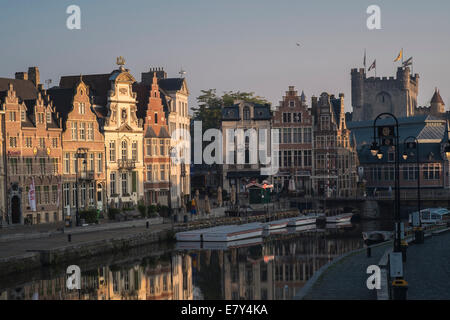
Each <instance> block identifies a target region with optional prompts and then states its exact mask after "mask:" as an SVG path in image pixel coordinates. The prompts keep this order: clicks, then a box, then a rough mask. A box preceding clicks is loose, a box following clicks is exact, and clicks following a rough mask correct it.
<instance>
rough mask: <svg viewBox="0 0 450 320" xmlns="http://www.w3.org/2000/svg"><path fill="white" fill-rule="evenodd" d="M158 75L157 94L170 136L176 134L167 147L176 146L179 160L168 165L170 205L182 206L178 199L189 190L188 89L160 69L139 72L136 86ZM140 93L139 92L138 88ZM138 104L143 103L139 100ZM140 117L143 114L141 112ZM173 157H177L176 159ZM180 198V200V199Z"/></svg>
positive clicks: (181, 79) (184, 83) (185, 82)
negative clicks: (162, 107)
mask: <svg viewBox="0 0 450 320" xmlns="http://www.w3.org/2000/svg"><path fill="white" fill-rule="evenodd" d="M155 75H156V77H157V78H158V86H159V91H160V97H161V100H162V103H163V106H164V110H165V113H166V118H167V124H168V131H169V134H170V136H171V137H172V136H175V138H174V139H171V141H170V147H177V150H178V154H177V156H178V157H179V158H180V161H174V162H172V164H171V166H170V167H171V170H170V171H171V178H170V181H171V182H172V183H171V184H172V187H171V192H170V194H171V198H172V201H171V203H172V207H173V208H181V202H182V201H186V199H187V198H189V195H190V193H191V190H190V183H191V182H190V165H189V163H190V162H189V161H190V159H189V158H190V155H189V154H188V153H189V152H190V143H191V141H190V139H189V136H188V134H189V132H190V122H191V116H190V115H189V100H188V99H189V89H188V87H187V81H186V79H185V78H183V77H180V78H168V77H167V73H166V72H165V71H164V70H163V69H162V68H151V69H150V71H149V72H143V73H142V81H141V83H139V84H138V85H139V86H150V85H151V84H152V83H153V77H154V76H155ZM138 93H139V91H138ZM138 100H139V103H140V104H141V103H144V104H145V103H146V100H145V98H144V100H143V101H142V99H141V98H139V99H138ZM142 117H145V115H143V116H142ZM175 130H179V131H183V132H184V134H185V135H184V136H182V135H177V134H176V133H175ZM175 160H176V159H175ZM182 199H183V200H182Z"/></svg>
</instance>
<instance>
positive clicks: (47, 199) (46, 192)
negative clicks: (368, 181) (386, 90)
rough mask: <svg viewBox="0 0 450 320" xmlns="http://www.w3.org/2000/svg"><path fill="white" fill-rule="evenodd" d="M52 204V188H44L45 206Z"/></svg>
mask: <svg viewBox="0 0 450 320" xmlns="http://www.w3.org/2000/svg"><path fill="white" fill-rule="evenodd" d="M49 203H50V187H49V186H44V204H49Z"/></svg>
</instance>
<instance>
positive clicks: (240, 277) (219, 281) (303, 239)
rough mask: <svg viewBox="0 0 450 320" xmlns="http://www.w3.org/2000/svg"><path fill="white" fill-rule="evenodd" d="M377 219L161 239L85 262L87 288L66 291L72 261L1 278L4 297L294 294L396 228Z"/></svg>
mask: <svg viewBox="0 0 450 320" xmlns="http://www.w3.org/2000/svg"><path fill="white" fill-rule="evenodd" d="M392 226H393V223H392V221H371V222H362V223H359V224H347V225H342V226H339V227H336V226H328V227H327V228H323V229H317V228H316V227H315V226H314V227H312V229H310V230H305V228H303V229H297V230H294V229H284V230H280V231H278V232H274V233H272V234H270V235H269V236H267V237H264V238H257V239H251V240H245V241H240V242H232V243H228V244H218V243H216V244H212V243H205V244H204V245H202V246H200V244H199V243H175V244H155V245H149V246H143V247H139V248H134V249H130V250H129V251H127V252H120V253H117V254H111V255H105V256H99V257H96V258H92V259H86V260H80V261H77V262H75V263H72V264H76V265H78V266H79V267H80V269H81V290H69V289H67V288H66V281H67V276H66V274H65V269H66V268H67V266H68V265H65V266H59V267H54V268H42V269H41V270H36V271H33V272H27V273H23V274H16V275H10V276H8V277H7V278H3V279H0V300H1V299H27V300H28V299H29V300H47V299H52V300H53V299H71V300H73V299H87V300H114V299H142V300H158V299H175V300H193V299H196V300H198V299H226V300H230V299H233V300H238V299H246V300H248V299H254V300H285V299H293V297H294V296H295V294H296V293H297V292H298V291H299V290H300V289H301V288H302V287H303V286H304V285H305V283H306V282H307V281H308V280H309V279H310V278H311V277H312V276H313V274H314V273H315V272H317V270H319V269H320V268H321V267H322V266H323V265H325V264H326V263H328V262H329V261H331V260H333V259H335V258H336V257H339V256H340V255H342V254H345V253H347V252H349V251H352V250H355V249H359V248H361V247H363V246H364V243H363V241H362V236H361V232H363V231H371V230H392Z"/></svg>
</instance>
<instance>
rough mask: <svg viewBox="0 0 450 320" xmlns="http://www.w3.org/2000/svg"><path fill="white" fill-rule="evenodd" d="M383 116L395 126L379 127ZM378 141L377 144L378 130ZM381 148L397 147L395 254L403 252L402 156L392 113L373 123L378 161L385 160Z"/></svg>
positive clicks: (373, 145)
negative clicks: (401, 216)
mask: <svg viewBox="0 0 450 320" xmlns="http://www.w3.org/2000/svg"><path fill="white" fill-rule="evenodd" d="M382 116H388V117H390V118H392V119H393V120H394V121H395V125H394V126H393V125H384V126H379V127H377V125H376V124H377V121H378V119H380V118H381V117H382ZM377 128H378V141H379V143H377V141H376V140H377V130H376V129H377ZM380 146H394V147H395V214H394V220H395V238H394V252H402V250H401V249H402V248H401V227H400V222H401V221H400V155H399V130H398V120H397V118H396V117H395V116H394V115H393V114H391V113H387V112H386V113H381V114H379V115H378V116H377V117H376V118H375V120H374V121H373V143H372V146H371V148H370V152H371V154H372V156H376V157H377V158H378V159H382V158H383V152H382V150H381V148H380Z"/></svg>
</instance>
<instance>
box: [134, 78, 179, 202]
mask: <svg viewBox="0 0 450 320" xmlns="http://www.w3.org/2000/svg"><path fill="white" fill-rule="evenodd" d="M138 87H139V88H138V90H137V94H138V100H139V102H140V105H139V111H140V113H139V114H140V115H141V114H142V115H144V116H145V118H143V119H144V148H143V152H144V164H145V168H144V170H145V174H144V192H145V197H144V198H145V203H146V204H147V205H151V204H162V205H168V204H169V203H168V200H169V186H170V184H172V185H175V181H171V182H169V178H170V173H171V172H170V171H171V167H169V166H170V163H169V160H170V158H169V150H170V135H169V129H168V125H167V119H166V113H165V112H164V108H163V103H162V99H161V92H160V90H159V86H158V78H157V77H156V74H155V75H154V76H153V81H152V84H151V85H145V84H139V85H138ZM172 193H173V192H172Z"/></svg>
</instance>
